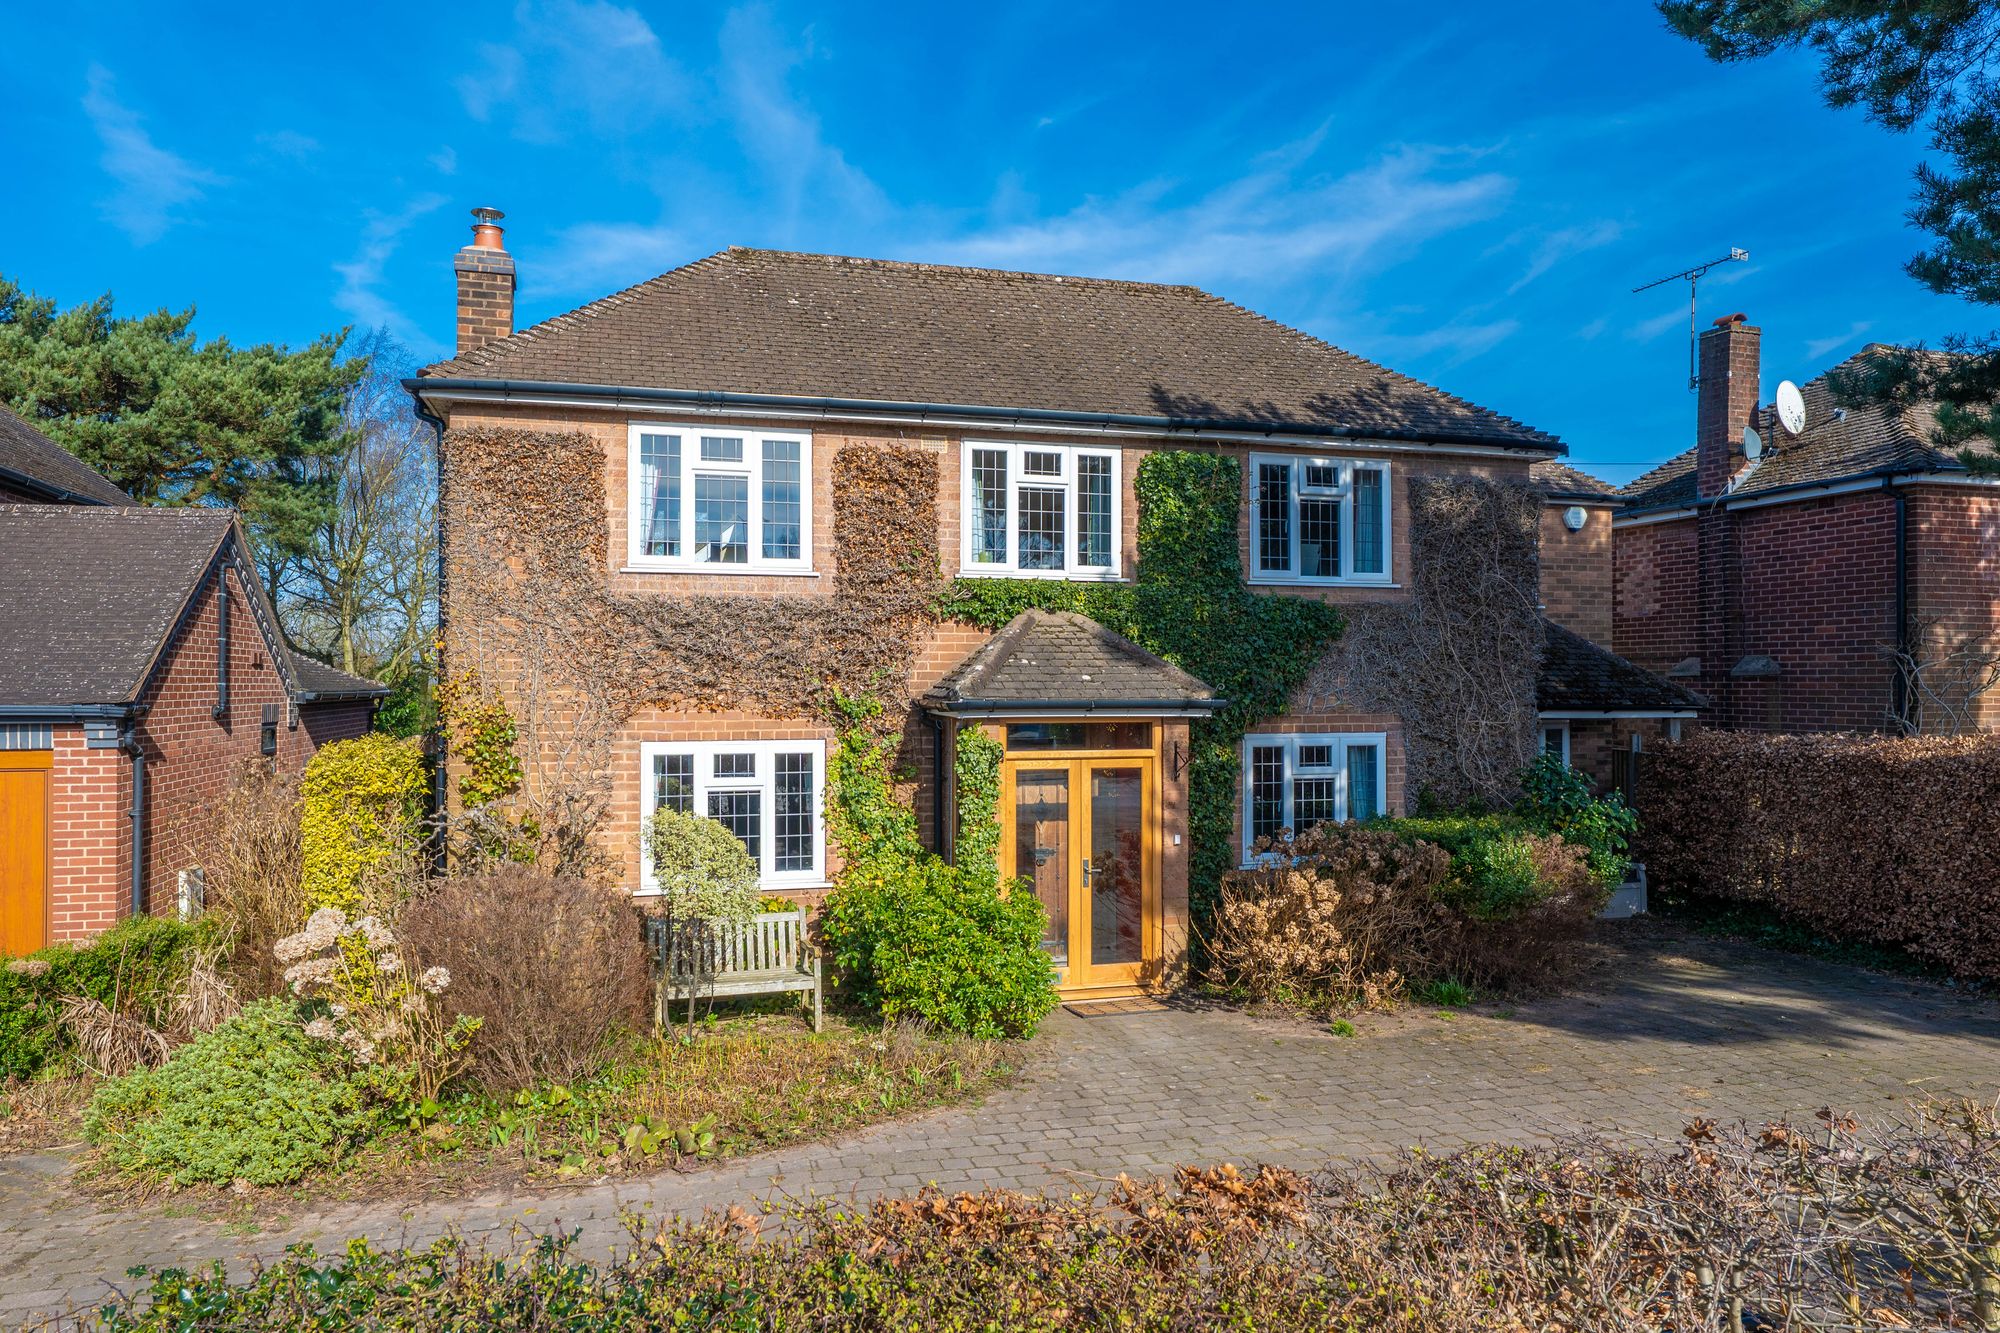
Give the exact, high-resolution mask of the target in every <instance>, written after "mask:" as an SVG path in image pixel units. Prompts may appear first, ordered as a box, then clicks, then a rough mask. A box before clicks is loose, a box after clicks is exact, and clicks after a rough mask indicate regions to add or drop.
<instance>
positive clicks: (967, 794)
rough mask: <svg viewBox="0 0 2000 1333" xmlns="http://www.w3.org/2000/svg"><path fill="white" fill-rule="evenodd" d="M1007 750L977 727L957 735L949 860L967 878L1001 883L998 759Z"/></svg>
mask: <svg viewBox="0 0 2000 1333" xmlns="http://www.w3.org/2000/svg"><path fill="white" fill-rule="evenodd" d="M1005 752H1006V747H1005V746H1003V745H1002V744H1000V742H999V741H996V740H994V739H993V738H992V737H991V736H988V735H987V734H986V733H985V732H983V731H981V730H980V729H979V728H978V727H976V726H972V727H966V728H965V729H963V730H962V731H960V732H959V733H958V746H957V753H956V754H954V755H953V756H952V784H953V788H954V790H955V792H956V794H957V802H958V836H957V839H956V841H955V842H954V843H953V844H952V859H953V860H954V861H955V862H956V863H957V865H958V868H959V869H960V870H962V871H964V872H965V873H966V874H967V875H968V876H978V877H980V878H982V879H987V880H991V881H993V882H994V883H996V884H997V883H999V881H1000V758H1001V756H1002V755H1003V754H1004V753H1005Z"/></svg>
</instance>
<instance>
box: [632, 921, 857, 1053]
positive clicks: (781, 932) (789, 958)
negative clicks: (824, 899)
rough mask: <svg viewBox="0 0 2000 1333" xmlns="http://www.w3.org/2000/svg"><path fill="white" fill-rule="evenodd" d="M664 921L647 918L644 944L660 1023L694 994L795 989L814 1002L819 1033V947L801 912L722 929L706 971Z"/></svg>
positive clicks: (806, 1001)
mask: <svg viewBox="0 0 2000 1333" xmlns="http://www.w3.org/2000/svg"><path fill="white" fill-rule="evenodd" d="M666 924H667V923H666V922H665V921H662V920H660V919H659V918H657V917H655V918H652V919H649V920H648V921H647V922H646V942H647V944H648V945H649V946H650V947H651V949H652V952H653V977H654V983H653V1020H654V1022H655V1023H657V1024H658V1025H659V1026H660V1027H662V1028H664V1027H666V1026H667V1025H668V1023H669V1022H670V1019H669V1017H668V1012H667V1011H668V1007H669V1006H670V1005H671V1004H672V1003H673V1002H674V1001H675V1000H686V999H687V998H688V997H689V995H690V994H691V993H692V994H695V995H697V996H701V995H706V996H715V997H731V996H741V995H783V994H786V993H787V992H791V991H797V992H799V1000H800V1002H801V1003H802V1004H809V1005H810V1006H811V1010H812V1025H813V1031H814V1032H817V1031H819V1029H820V1018H821V1006H822V1001H823V987H822V983H821V979H820V960H819V950H818V949H816V948H814V947H813V944H812V941H811V940H810V939H809V938H808V937H807V934H806V914H805V912H804V911H803V910H795V911H790V912H759V913H758V914H757V915H756V916H753V917H751V918H750V919H749V920H748V921H746V922H744V923H743V924H742V925H740V926H733V927H730V928H728V929H726V930H724V931H723V932H721V934H720V935H719V936H718V937H717V938H716V939H715V940H713V941H712V942H711V944H710V948H711V949H712V950H713V953H712V954H711V957H710V960H709V961H710V963H711V964H712V966H710V967H708V968H702V969H697V968H695V967H693V966H692V964H693V962H694V960H693V959H692V958H688V957H684V956H683V955H682V952H681V947H682V946H681V944H680V942H679V941H677V940H675V939H674V938H673V937H672V936H671V934H670V933H669V932H668V930H667V929H666Z"/></svg>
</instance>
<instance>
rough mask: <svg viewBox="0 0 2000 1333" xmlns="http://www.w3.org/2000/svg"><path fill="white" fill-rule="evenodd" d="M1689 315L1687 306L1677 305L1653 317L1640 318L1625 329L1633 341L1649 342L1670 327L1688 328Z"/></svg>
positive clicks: (1626, 334) (1627, 335)
mask: <svg viewBox="0 0 2000 1333" xmlns="http://www.w3.org/2000/svg"><path fill="white" fill-rule="evenodd" d="M1687 317H1688V312H1687V307H1686V306H1676V307H1675V308H1674V309H1672V310H1665V311H1662V312H1661V313H1659V314H1657V315H1654V316H1653V317H1652V318H1651V319H1642V320H1640V321H1639V322H1638V323H1637V324H1634V325H1632V326H1631V327H1630V328H1628V329H1626V330H1625V336H1626V337H1628V338H1630V339H1631V340H1632V341H1633V342H1641V343H1649V342H1651V341H1653V339H1655V338H1657V337H1659V336H1660V335H1661V334H1663V333H1665V332H1666V331H1667V330H1668V329H1681V328H1686V327H1687Z"/></svg>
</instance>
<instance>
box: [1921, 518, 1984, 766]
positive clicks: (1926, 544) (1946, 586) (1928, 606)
mask: <svg viewBox="0 0 2000 1333" xmlns="http://www.w3.org/2000/svg"><path fill="white" fill-rule="evenodd" d="M1905 496H1906V502H1907V504H1908V505H1909V515H1908V525H1909V552H1910V570H1909V578H1910V601H1909V613H1910V627H1911V632H1912V634H1913V635H1916V636H1918V637H1919V639H1920V640H1921V646H1920V647H1919V649H1918V652H1919V656H1920V657H1921V658H1923V659H1925V660H1928V661H1931V662H1935V663H1937V664H1938V665H1939V668H1940V670H1939V671H1938V673H1937V675H1938V688H1939V691H1940V692H1941V693H1942V694H1943V695H1944V699H1943V700H1942V701H1933V702H1932V703H1931V704H1930V706H1929V708H1928V709H1927V710H1926V712H1927V714H1928V715H1927V716H1921V717H1920V718H1919V721H1920V723H1921V724H1922V725H1923V726H1924V727H1926V728H1927V729H1932V730H1943V729H1946V728H1948V727H1949V726H1950V725H1951V711H1957V712H1959V713H1961V714H1962V715H1963V716H1965V717H1966V718H1968V719H1969V720H1970V721H1971V723H1972V724H1973V725H1975V726H1978V727H1980V728H1982V729H1985V730H1989V731H1990V730H1994V729H2000V689H1989V690H1987V691H1986V692H1985V693H1984V694H1977V693H1975V691H1976V690H1977V688H1978V686H1979V684H1980V683H1982V682H1983V681H1984V680H1985V679H1986V678H1987V677H1988V676H1989V675H1990V674H1991V670H1990V668H1989V667H1988V665H1987V663H1989V662H1990V661H1991V660H1992V659H1994V658H1995V657H1996V656H2000V494H1995V493H1994V492H1991V491H1986V490H1981V489H1974V488H1971V487H1965V486H1912V487H1909V488H1908V489H1907V490H1906V491H1905ZM1918 702H1919V704H1920V706H1921V705H1922V703H1923V701H1922V700H1919V701H1918Z"/></svg>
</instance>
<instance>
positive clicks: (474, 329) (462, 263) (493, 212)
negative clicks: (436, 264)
mask: <svg viewBox="0 0 2000 1333" xmlns="http://www.w3.org/2000/svg"><path fill="white" fill-rule="evenodd" d="M472 216H473V217H475V218H477V219H479V220H478V221H477V222H475V223H473V224H472V244H471V245H468V246H466V247H465V248H464V249H463V250H460V251H459V252H458V257H457V259H456V260H455V261H454V262H453V264H452V267H453V268H454V269H456V270H457V271H458V354H459V355H460V356H463V355H464V354H465V353H467V352H470V351H473V350H474V349H476V348H480V347H484V346H486V344H488V343H490V342H493V341H495V340H497V339H500V338H505V337H506V336H507V335H509V334H510V333H512V332H513V331H514V256H512V255H510V254H508V253H507V246H506V244H505V243H504V242H503V241H502V239H501V237H502V229H501V227H500V219H501V218H503V217H505V216H507V215H506V214H505V213H502V212H501V211H500V210H499V209H497V208H475V209H473V210H472Z"/></svg>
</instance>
